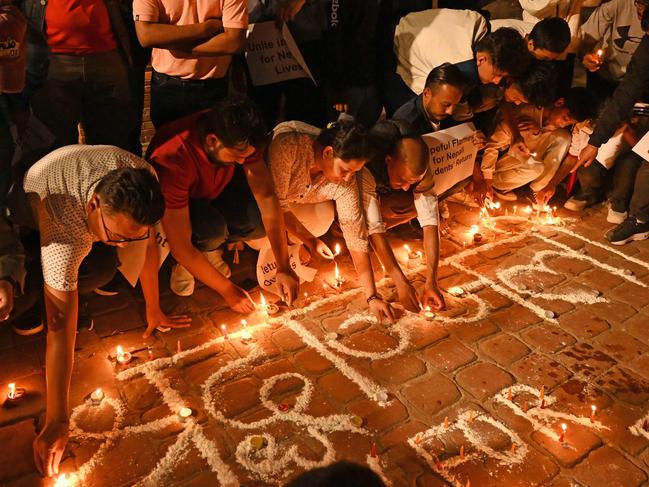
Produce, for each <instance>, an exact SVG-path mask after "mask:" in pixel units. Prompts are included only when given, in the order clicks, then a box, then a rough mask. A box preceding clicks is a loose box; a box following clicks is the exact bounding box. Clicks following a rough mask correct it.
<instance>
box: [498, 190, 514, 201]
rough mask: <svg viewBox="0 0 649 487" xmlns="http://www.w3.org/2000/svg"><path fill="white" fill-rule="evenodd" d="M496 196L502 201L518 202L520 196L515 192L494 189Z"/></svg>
mask: <svg viewBox="0 0 649 487" xmlns="http://www.w3.org/2000/svg"><path fill="white" fill-rule="evenodd" d="M494 196H496V197H497V198H498V199H499V200H502V201H518V196H516V193H514V192H513V191H505V192H501V191H498V190H497V189H495V188H494Z"/></svg>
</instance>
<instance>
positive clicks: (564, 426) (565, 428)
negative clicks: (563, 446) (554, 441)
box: [561, 423, 568, 433]
mask: <svg viewBox="0 0 649 487" xmlns="http://www.w3.org/2000/svg"><path fill="white" fill-rule="evenodd" d="M567 430H568V425H567V424H566V423H561V431H563V432H564V433H565V432H566V431H567Z"/></svg>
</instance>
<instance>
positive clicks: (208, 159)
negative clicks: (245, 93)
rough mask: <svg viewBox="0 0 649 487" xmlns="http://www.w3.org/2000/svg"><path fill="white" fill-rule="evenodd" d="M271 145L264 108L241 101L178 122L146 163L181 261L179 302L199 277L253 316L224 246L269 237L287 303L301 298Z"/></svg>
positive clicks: (176, 271)
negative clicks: (267, 157) (267, 150)
mask: <svg viewBox="0 0 649 487" xmlns="http://www.w3.org/2000/svg"><path fill="white" fill-rule="evenodd" d="M265 141H266V133H265V130H264V127H263V125H262V123H261V117H260V115H259V112H258V110H257V108H256V107H255V105H254V104H253V103H252V102H251V101H250V100H247V99H245V98H240V97H229V98H226V99H223V100H221V101H219V102H217V104H216V105H215V106H214V107H213V108H212V109H210V110H207V111H203V112H199V113H195V114H193V115H189V116H187V117H184V118H181V119H180V120H177V121H174V122H171V123H169V124H167V125H165V126H163V127H162V128H161V130H160V131H159V132H158V133H157V134H156V135H155V137H154V138H153V140H152V141H151V145H150V146H149V150H148V152H147V158H148V160H149V161H151V163H152V164H153V166H154V167H155V168H156V171H157V172H158V175H159V177H160V186H161V187H162V194H163V196H164V198H165V204H166V210H165V214H164V216H163V217H162V225H163V227H164V230H165V233H166V235H167V240H168V243H169V248H170V250H171V254H172V255H173V256H174V258H175V259H176V261H177V262H178V263H177V264H176V265H175V266H174V268H173V270H172V273H171V290H172V291H173V292H175V293H176V294H177V295H179V296H189V295H191V294H192V293H193V292H194V278H197V279H200V280H201V281H202V282H203V283H205V284H206V285H207V286H209V287H211V288H212V289H214V290H215V291H216V292H218V293H219V294H220V295H221V296H223V298H224V299H225V302H226V303H227V305H228V306H229V307H230V308H232V309H233V310H234V311H237V312H239V313H249V312H252V311H253V310H254V309H255V308H254V303H253V302H252V300H251V299H250V296H249V295H248V293H247V292H246V291H244V290H243V289H241V288H240V287H239V286H237V285H236V284H234V283H233V282H232V281H230V280H229V277H230V275H231V271H230V268H229V267H228V265H227V264H226V263H225V262H224V261H223V248H222V246H223V244H224V243H225V242H240V241H246V240H252V239H256V238H260V237H263V236H264V235H265V234H266V235H267V236H268V239H269V240H270V245H271V248H272V250H273V253H274V255H275V258H276V261H277V265H278V271H277V276H276V277H277V281H276V282H277V286H278V289H279V290H280V293H281V297H282V298H283V299H284V301H285V302H286V303H287V304H291V303H292V301H293V299H295V297H296V296H297V291H298V280H297V277H296V276H295V274H294V273H293V271H292V270H291V268H290V264H289V257H288V245H287V240H286V230H285V226H284V217H283V216H282V213H281V211H280V206H279V203H278V201H277V197H276V196H275V192H274V189H273V181H272V179H271V177H270V174H269V172H268V168H267V167H266V165H265V164H264V160H263V146H264V145H265ZM264 230H265V231H264Z"/></svg>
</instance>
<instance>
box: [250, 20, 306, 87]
mask: <svg viewBox="0 0 649 487" xmlns="http://www.w3.org/2000/svg"><path fill="white" fill-rule="evenodd" d="M246 62H247V63H248V71H249V72H250V77H251V78H252V84H253V85H255V86H262V85H268V84H271V83H278V82H280V81H286V80H290V79H298V78H311V80H313V76H311V72H310V71H309V68H308V66H307V65H306V62H305V61H304V58H303V57H302V54H301V53H300V50H299V49H298V47H297V44H295V40H294V39H293V36H292V35H291V32H290V31H289V30H288V28H287V27H286V24H282V27H281V29H280V28H278V27H277V24H276V23H275V22H273V21H269V22H259V23H256V24H250V26H249V27H248V38H247V41H246ZM314 83H315V81H314Z"/></svg>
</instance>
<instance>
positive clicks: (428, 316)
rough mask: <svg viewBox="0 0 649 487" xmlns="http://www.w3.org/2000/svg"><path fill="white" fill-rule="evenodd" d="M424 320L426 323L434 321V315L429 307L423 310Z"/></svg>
mask: <svg viewBox="0 0 649 487" xmlns="http://www.w3.org/2000/svg"><path fill="white" fill-rule="evenodd" d="M424 318H426V319H427V320H428V321H433V320H434V319H435V313H433V312H432V311H431V310H430V306H426V307H425V308H424Z"/></svg>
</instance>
